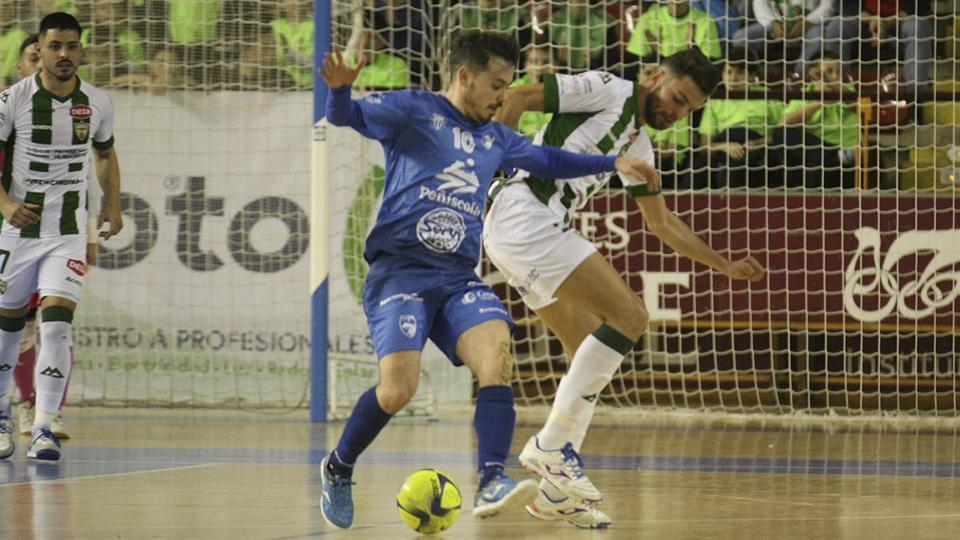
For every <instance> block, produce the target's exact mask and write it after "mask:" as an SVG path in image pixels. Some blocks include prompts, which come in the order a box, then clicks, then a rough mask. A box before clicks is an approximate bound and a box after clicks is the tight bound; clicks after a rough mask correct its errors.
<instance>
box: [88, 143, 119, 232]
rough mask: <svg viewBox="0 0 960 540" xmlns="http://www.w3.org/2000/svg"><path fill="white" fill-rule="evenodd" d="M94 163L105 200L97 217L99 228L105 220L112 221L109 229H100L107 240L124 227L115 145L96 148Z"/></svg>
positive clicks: (98, 228)
mask: <svg viewBox="0 0 960 540" xmlns="http://www.w3.org/2000/svg"><path fill="white" fill-rule="evenodd" d="M94 163H95V166H96V168H97V179H98V180H99V181H100V189H102V190H103V201H104V205H103V211H102V212H100V217H99V218H97V230H98V231H99V230H100V229H101V228H102V227H103V224H104V223H105V222H109V223H110V228H109V229H107V230H105V231H100V237H101V238H103V239H104V240H106V239H107V238H110V237H111V236H113V235H115V234H117V233H118V232H120V230H121V229H123V215H122V214H121V213H120V160H119V159H117V151H116V150H115V149H114V147H113V145H112V144H111V145H110V146H109V147H107V148H104V149H99V148H95V150H94Z"/></svg>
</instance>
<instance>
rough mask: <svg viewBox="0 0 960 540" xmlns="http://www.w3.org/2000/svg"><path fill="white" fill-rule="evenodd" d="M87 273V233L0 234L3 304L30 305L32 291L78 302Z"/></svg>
mask: <svg viewBox="0 0 960 540" xmlns="http://www.w3.org/2000/svg"><path fill="white" fill-rule="evenodd" d="M86 273H87V235H85V234H76V235H70V236H63V237H57V238H21V237H19V236H12V235H6V234H0V308H4V309H17V308H22V307H24V306H26V305H27V303H28V302H29V301H30V295H32V294H33V293H34V292H37V291H39V292H40V296H41V297H44V296H60V297H63V298H67V299H69V300H73V301H74V302H77V301H78V300H80V289H82V288H83V277H84V275H85V274H86Z"/></svg>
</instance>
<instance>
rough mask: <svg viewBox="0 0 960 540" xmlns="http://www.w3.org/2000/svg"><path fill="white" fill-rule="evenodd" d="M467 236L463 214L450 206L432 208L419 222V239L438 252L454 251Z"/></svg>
mask: <svg viewBox="0 0 960 540" xmlns="http://www.w3.org/2000/svg"><path fill="white" fill-rule="evenodd" d="M466 237H467V226H466V224H465V223H464V222H463V216H461V215H460V214H459V213H457V212H454V211H453V210H450V209H448V208H437V209H435V210H431V211H430V212H427V213H426V214H424V215H423V217H422V218H420V221H418V222H417V239H418V240H420V243H421V244H423V245H424V246H426V247H427V249H429V250H430V251H433V252H436V253H453V252H454V251H456V250H457V249H458V248H459V247H460V244H462V243H463V239H464V238H466Z"/></svg>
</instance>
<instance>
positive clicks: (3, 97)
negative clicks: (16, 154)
mask: <svg viewBox="0 0 960 540" xmlns="http://www.w3.org/2000/svg"><path fill="white" fill-rule="evenodd" d="M13 101H14V98H13V97H12V96H11V95H10V92H9V91H4V92H3V93H2V94H0V170H3V165H4V163H5V160H6V159H13V156H12V155H10V156H7V155H6V154H5V152H4V149H5V148H6V144H7V142H6V141H7V140H8V139H9V138H10V136H11V135H12V133H13V117H14V114H13ZM38 208H39V206H37V205H36V204H28V203H19V202H16V201H14V200H13V199H11V198H10V195H9V194H7V190H6V189H4V187H3V186H2V185H0V214H3V219H5V220H7V222H9V223H10V224H11V225H13V226H14V227H16V228H18V229H19V228H21V227H26V226H27V225H30V224H32V223H36V222H38V221H40V214H38V213H37V212H34V210H36V209H38Z"/></svg>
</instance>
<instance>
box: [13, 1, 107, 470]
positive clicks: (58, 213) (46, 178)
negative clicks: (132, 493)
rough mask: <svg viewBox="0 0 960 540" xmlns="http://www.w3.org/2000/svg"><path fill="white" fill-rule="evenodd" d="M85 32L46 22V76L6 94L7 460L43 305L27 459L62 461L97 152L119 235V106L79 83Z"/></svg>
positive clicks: (63, 22)
mask: <svg viewBox="0 0 960 540" xmlns="http://www.w3.org/2000/svg"><path fill="white" fill-rule="evenodd" d="M80 34H81V28H80V24H79V23H78V22H77V20H76V19H75V18H74V17H73V16H71V15H69V14H67V13H53V14H51V15H47V16H46V17H44V18H43V20H42V21H41V22H40V32H39V35H40V57H41V63H42V66H43V67H42V69H41V71H40V73H38V74H37V75H36V76H35V77H29V78H26V79H23V80H21V81H20V82H18V83H17V84H15V85H13V86H12V87H10V88H9V89H7V90H5V91H3V92H2V93H0V145H2V152H0V163H2V164H3V166H2V176H0V179H2V189H0V214H2V220H0V458H5V457H9V456H10V455H12V454H13V450H14V444H13V439H12V431H13V429H12V428H13V423H12V421H11V420H10V418H9V411H10V387H11V385H10V379H11V375H12V372H13V368H14V367H15V366H16V362H17V356H18V352H19V342H20V337H21V335H22V333H23V327H24V324H25V316H26V311H27V309H26V308H27V302H28V300H29V298H30V295H31V294H33V292H34V291H39V292H40V296H41V297H42V300H41V303H40V317H41V323H40V343H41V347H40V358H39V359H38V361H37V363H38V367H37V372H38V374H39V376H38V378H37V381H36V387H37V404H36V409H37V410H36V416H35V418H34V424H33V431H32V441H31V443H30V447H29V449H28V450H27V456H28V457H31V458H35V459H41V460H57V459H59V458H60V441H59V440H58V439H57V437H56V436H55V435H53V433H52V432H51V431H50V425H51V423H52V422H53V419H54V418H55V417H56V415H57V409H58V407H59V405H60V400H61V398H62V396H63V392H64V388H65V387H66V381H67V378H68V377H69V375H70V347H71V323H72V322H73V312H74V310H75V309H76V305H77V301H78V300H79V298H80V290H81V287H82V285H83V278H84V275H85V273H86V262H87V261H86V247H87V246H86V244H87V179H88V177H89V166H90V163H91V159H90V158H91V150H95V151H94V152H93V158H94V160H93V161H94V162H95V163H96V169H97V176H98V179H99V181H100V186H101V188H102V189H103V192H104V201H105V206H104V210H103V212H102V213H101V214H100V217H99V219H98V223H97V226H98V228H99V227H100V226H102V225H103V223H104V222H109V223H110V227H109V229H108V230H106V231H103V232H101V233H100V236H101V237H102V238H110V237H111V236H113V235H115V234H116V233H118V232H119V231H120V229H121V228H122V226H123V220H122V217H121V214H120V166H119V163H118V161H117V155H116V152H115V151H114V149H113V104H112V103H111V101H110V98H109V96H107V94H106V93H105V92H103V91H102V90H100V89H99V88H96V87H94V86H91V85H90V84H88V83H86V82H84V81H81V80H80V79H79V77H77V76H76V70H77V66H79V64H80V57H81V52H82V47H81V45H80Z"/></svg>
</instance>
